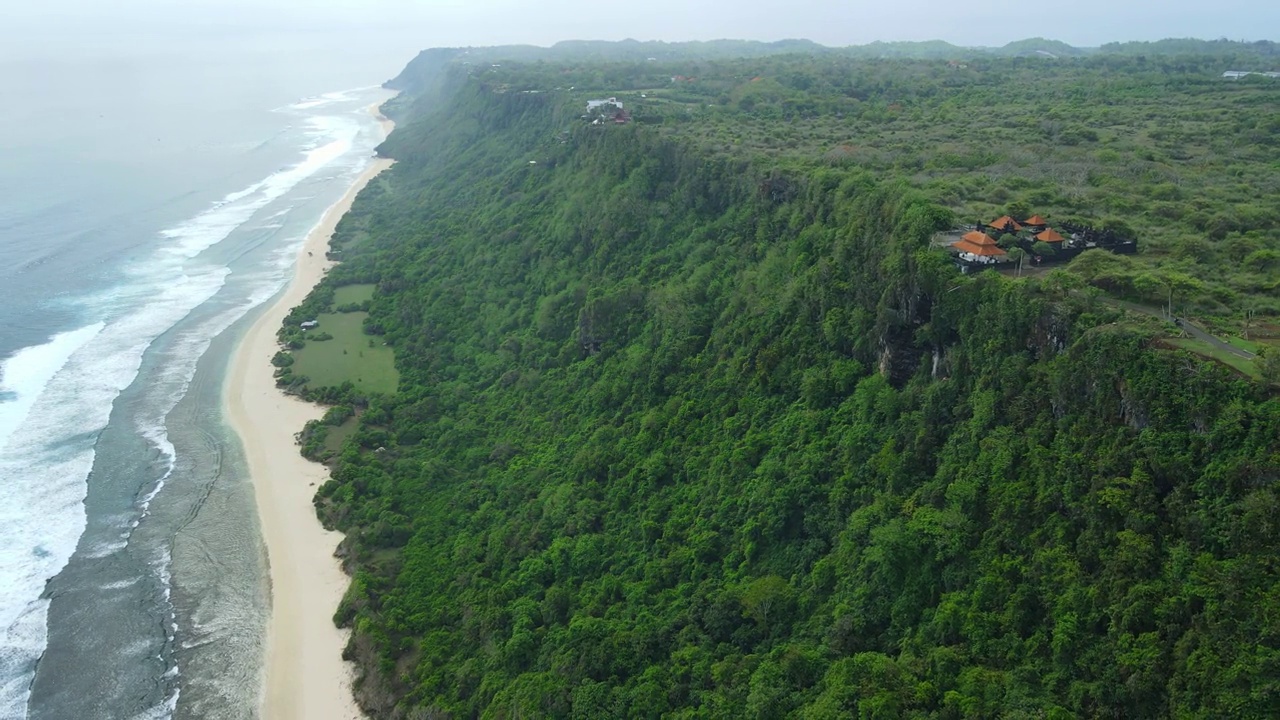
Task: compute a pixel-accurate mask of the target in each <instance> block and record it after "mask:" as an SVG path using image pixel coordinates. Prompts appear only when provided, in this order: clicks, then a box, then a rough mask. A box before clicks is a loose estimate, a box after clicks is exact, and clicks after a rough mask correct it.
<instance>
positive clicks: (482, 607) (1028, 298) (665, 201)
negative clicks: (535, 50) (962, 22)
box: [316, 81, 1280, 719]
mask: <svg viewBox="0 0 1280 720" xmlns="http://www.w3.org/2000/svg"><path fill="white" fill-rule="evenodd" d="M579 112H580V111H578V110H577V109H576V108H570V107H565V106H563V105H561V104H560V103H559V101H557V100H556V99H554V97H552V96H550V95H538V94H522V93H495V92H492V91H491V89H489V88H487V87H485V86H484V85H483V84H481V83H479V82H476V81H467V82H465V83H461V84H459V85H457V86H455V87H453V88H452V90H451V92H450V93H449V94H448V99H447V100H445V101H443V104H442V105H441V106H440V107H439V108H438V111H437V112H435V113H434V114H432V115H431V116H430V117H425V118H419V119H417V120H410V121H409V122H406V123H404V124H403V125H402V129H401V130H399V131H397V132H396V133H395V134H394V135H393V136H392V138H391V139H390V140H389V141H388V142H387V144H386V145H385V146H384V148H383V152H384V153H385V154H388V155H391V156H393V157H395V158H397V159H398V163H397V165H396V166H395V167H394V168H393V169H392V170H391V171H390V172H389V174H388V175H386V176H384V180H385V181H384V182H382V183H378V184H375V185H373V186H371V188H370V189H369V190H367V191H366V192H365V193H364V194H363V195H362V196H361V198H360V200H359V202H358V203H357V208H356V210H355V212H354V213H353V214H352V215H351V216H350V217H348V218H347V219H345V220H344V222H343V224H342V226H341V227H340V229H339V235H338V237H337V238H336V240H335V243H336V245H335V246H336V247H337V248H339V249H340V250H341V251H342V252H343V257H344V259H345V262H344V263H343V264H342V265H340V266H339V267H338V268H336V269H335V270H334V272H333V273H331V274H330V276H329V277H328V278H327V279H326V281H325V283H324V284H323V285H322V286H321V288H320V289H319V290H318V291H317V293H316V297H317V298H320V299H321V300H322V299H323V298H324V297H326V296H327V297H331V296H332V289H333V287H334V286H336V285H341V284H344V283H355V282H376V283H377V291H376V293H375V295H374V298H373V301H372V303H371V304H370V308H369V311H370V318H369V320H368V322H367V328H368V329H369V330H370V331H371V332H374V333H376V334H379V335H381V336H382V339H383V340H384V341H385V342H388V343H389V344H390V345H391V346H392V347H393V348H394V349H395V352H396V362H397V367H398V369H399V371H400V376H401V382H400V390H399V391H398V392H397V394H396V395H395V396H393V397H382V398H374V399H372V401H371V402H370V403H369V404H368V407H367V408H363V413H362V414H361V415H360V427H359V430H358V431H357V432H356V433H355V434H354V435H353V436H352V437H351V439H350V440H349V441H348V443H347V445H346V447H345V449H344V450H343V452H342V453H341V455H340V456H339V457H338V458H336V459H335V461H334V470H333V479H332V480H331V481H330V482H329V483H327V484H325V485H324V486H323V488H322V489H321V491H320V494H319V496H318V498H317V503H318V507H319V510H320V512H321V515H322V517H324V518H325V520H326V521H327V522H328V523H330V524H332V525H333V526H336V527H338V528H341V529H342V530H344V531H345V532H346V533H347V540H346V542H345V544H344V548H343V550H344V552H345V561H346V563H347V566H348V568H349V569H350V570H351V571H352V572H353V575H354V580H353V584H352V586H351V589H350V591H349V592H348V593H347V597H346V599H345V600H344V602H343V604H342V607H341V609H340V610H339V612H338V615H337V620H338V621H339V622H340V623H342V624H344V625H348V626H350V627H351V628H352V629H353V635H352V639H351V643H350V646H349V653H350V655H351V656H352V657H353V658H354V659H356V660H357V661H358V663H359V665H360V668H361V671H362V677H361V679H360V683H359V688H358V695H359V697H360V700H361V702H362V704H363V705H364V706H365V707H366V709H368V710H370V711H371V712H372V713H373V714H374V715H375V716H376V717H395V718H445V717H451V718H472V717H476V718H479V717H485V718H516V717H522V718H532V717H565V718H591V719H595V718H611V717H617V718H632V717H655V718H656V717H672V718H712V717H734V718H738V717H752V718H782V717H798V718H807V719H817V718H847V717H868V718H871V717H874V718H898V717H951V718H961V717H973V718H985V717H998V716H1003V717H1074V716H1103V717H1162V716H1178V717H1263V716H1271V715H1274V714H1276V713H1277V712H1280V686H1278V685H1277V683H1278V681H1277V678H1280V650H1278V649H1277V643H1280V619H1278V618H1277V616H1276V614H1275V612H1274V610H1273V609H1274V607H1276V606H1277V602H1278V601H1280V584H1277V580H1278V579H1280V575H1278V574H1277V567H1276V564H1275V560H1274V558H1275V553H1276V550H1277V548H1278V547H1280V525H1278V524H1277V520H1276V518H1277V517H1280V496H1278V495H1277V490H1276V481H1277V480H1278V479H1280V450H1278V446H1277V436H1278V434H1280V403H1277V401H1276V400H1275V399H1270V398H1267V397H1265V396H1264V395H1263V394H1262V392H1261V391H1260V390H1259V389H1258V388H1257V387H1255V386H1252V385H1250V384H1249V383H1247V382H1245V381H1243V380H1240V379H1238V378H1236V377H1234V376H1232V375H1230V374H1229V373H1228V372H1227V371H1225V370H1223V369H1221V368H1219V367H1217V366H1215V365H1212V364H1206V363H1202V362H1198V361H1195V360H1192V359H1191V358H1189V357H1188V356H1185V355H1181V354H1174V353H1168V352H1156V351H1153V350H1152V349H1150V348H1149V347H1148V345H1149V344H1150V343H1149V340H1148V337H1149V334H1148V333H1147V332H1145V331H1144V330H1143V328H1142V327H1140V326H1135V325H1132V324H1130V323H1128V322H1126V321H1124V320H1123V319H1122V318H1120V317H1119V316H1117V315H1116V314H1115V311H1113V310H1111V309H1110V306H1108V305H1105V304H1103V303H1100V302H1098V301H1097V300H1096V297H1095V296H1094V294H1093V293H1092V292H1091V291H1089V290H1087V289H1083V288H1079V287H1077V286H1076V283H1074V282H1072V280H1071V278H1070V277H1069V276H1066V275H1065V274H1062V273H1056V274H1050V275H1048V276H1046V277H1045V278H1043V279H1042V280H1039V281H1034V282H1033V281H1024V282H1021V283H1016V282H1013V281H1010V280H1007V279H1004V278H1002V277H1000V276H997V275H994V274H987V275H983V276H980V277H977V278H966V277H962V276H959V275H958V274H957V273H956V272H955V271H954V269H953V268H952V267H951V266H950V264H949V263H948V262H947V260H946V258H945V257H944V256H941V255H940V254H938V253H935V252H933V251H930V250H928V249H927V244H928V239H929V237H930V236H931V234H932V233H933V232H934V231H935V230H936V229H938V228H939V227H942V226H946V225H948V224H949V223H950V222H951V218H950V214H949V213H948V212H946V211H944V210H942V209H941V208H939V207H937V206H935V205H933V204H932V203H930V202H929V201H928V200H927V198H925V197H922V196H920V195H917V194H916V193H915V192H913V191H910V190H907V189H905V188H904V187H902V186H898V185H894V184H888V183H883V182H880V181H878V180H877V179H876V178H875V177H873V176H870V175H868V174H864V173H862V172H860V171H857V170H854V169H839V168H836V169H827V170H818V171H813V172H809V173H806V174H803V175H796V174H794V173H792V174H784V173H779V172H774V171H773V170H772V169H771V168H769V167H767V166H761V165H757V164H748V163H745V162H744V163H740V164H734V163H733V162H731V161H729V160H725V159H715V160H713V159H709V158H708V157H707V156H705V155H702V154H700V153H698V152H695V151H693V150H691V149H690V148H689V147H688V146H685V145H682V144H681V143H680V142H679V140H678V139H677V138H673V137H669V136H659V135H658V134H657V133H654V132H652V131H650V130H647V129H645V128H644V127H641V126H636V125H628V126H623V127H613V126H606V127H591V126H587V125H586V124H584V123H582V122H581V121H580V120H579V119H578V117H577V116H578V114H579ZM326 294H327V295H326ZM317 302H319V300H318V301H317Z"/></svg>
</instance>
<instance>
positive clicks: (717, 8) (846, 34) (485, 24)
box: [0, 0, 1280, 47]
mask: <svg viewBox="0 0 1280 720" xmlns="http://www.w3.org/2000/svg"><path fill="white" fill-rule="evenodd" d="M21 2H23V0H7V1H6V2H5V4H6V5H7V6H10V7H6V9H5V10H4V13H3V14H4V16H5V21H4V23H3V25H7V26H8V27H9V29H10V30H11V31H15V32H14V34H15V35H19V34H20V35H21V36H22V37H23V38H26V41H27V42H31V41H32V40H34V39H35V38H40V37H48V38H53V39H54V40H56V39H57V38H59V37H62V38H65V37H68V36H69V35H70V34H78V33H80V32H89V33H98V34H110V33H119V32H120V30H121V29H122V28H132V30H133V31H134V32H160V31H164V30H174V29H177V28H181V27H190V26H193V25H199V26H214V27H216V28H218V29H219V30H220V31H223V32H227V31H230V32H244V31H251V30H255V29H257V30H276V29H279V28H281V27H282V26H285V27H290V28H291V29H293V30H299V31H305V30H321V29H323V30H325V31H329V30H332V29H334V26H335V25H346V26H348V27H349V28H350V29H351V30H352V31H353V32H354V31H357V30H359V31H361V32H362V33H364V34H368V33H372V32H376V31H381V32H384V33H386V40H387V42H388V44H390V45H394V46H397V47H398V46H400V45H401V44H402V43H404V44H405V46H406V47H407V46H410V45H411V46H414V47H427V46H438V45H488V44H499V43H517V42H519V43H532V44H539V45H546V44H550V43H553V42H556V41H557V40H564V39H603V40H619V39H623V38H628V37H632V38H636V39H641V40H648V39H657V40H691V39H704V40H705V39H715V38H725V37H732V38H747V39H756V40H777V39H782V38H794V37H804V38H809V39H812V40H816V41H818V42H821V43H823V44H826V45H848V44H862V43H867V42H871V41H874V40H929V39H935V38H937V39H942V40H947V41H950V42H953V43H956V44H964V45H1002V44H1004V43H1006V42H1008V41H1010V40H1018V39H1022V38H1026V37H1034V36H1044V37H1049V38H1054V39H1060V40H1064V41H1066V42H1069V43H1072V44H1075V45H1098V44H1101V43H1105V42H1110V41H1113V40H1128V39H1134V40H1156V39H1160V38H1164V37H1201V38H1217V37H1228V38H1231V39H1233V40H1239V39H1248V40H1258V39H1272V40H1275V39H1280V37H1277V36H1280V2H1276V0H1215V1H1214V2H1207V1H1205V0H1161V1H1159V2H1156V1H1155V0H1074V1H1068V0H1056V1H1053V2H1044V1H1041V2H1023V1H1019V0H962V1H960V2H957V1H956V0H878V1H877V2H869V1H867V0H843V1H842V0H738V1H737V2H730V1H728V0H713V1H710V2H697V1H696V0H695V1H693V2H681V1H678V0H542V1H537V2H527V1H520V0H106V1H104V0H26V2H25V3H23V4H22V5H19V3H21ZM14 5H19V6H18V7H16V8H15V7H12V6H14ZM2 33H4V31H3V29H0V34H2ZM1264 33H1271V35H1272V37H1266V36H1265V35H1264ZM51 41H53V40H51Z"/></svg>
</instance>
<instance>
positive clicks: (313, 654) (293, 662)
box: [224, 106, 393, 720]
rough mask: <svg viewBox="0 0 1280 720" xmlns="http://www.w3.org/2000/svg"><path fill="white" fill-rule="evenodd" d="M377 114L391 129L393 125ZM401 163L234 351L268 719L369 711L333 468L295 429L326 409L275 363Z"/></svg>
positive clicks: (346, 200)
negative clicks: (288, 382) (352, 633)
mask: <svg viewBox="0 0 1280 720" xmlns="http://www.w3.org/2000/svg"><path fill="white" fill-rule="evenodd" d="M370 113H371V114H372V115H373V116H374V117H375V118H376V119H377V120H378V121H379V123H380V124H381V126H382V128H383V130H384V133H387V134H389V133H390V131H391V128H392V127H393V123H392V122H391V121H390V120H389V119H387V118H386V117H385V116H383V115H382V114H381V112H380V111H379V110H378V108H377V107H376V106H375V107H373V108H371V109H370ZM392 162H393V161H392V160H389V159H384V158H378V159H375V160H373V161H372V162H371V163H370V165H369V167H368V168H367V169H366V170H365V172H363V173H362V174H361V175H360V176H359V177H358V178H357V179H356V181H355V182H354V183H353V184H352V185H351V187H350V189H349V190H348V191H347V193H346V195H344V196H343V198H342V199H341V200H339V201H338V202H337V203H335V204H334V205H333V206H332V207H330V208H329V209H328V211H326V213H325V215H324V217H323V219H322V220H321V221H320V223H319V224H318V225H317V226H316V227H315V228H314V229H313V230H312V231H311V232H310V233H309V234H308V236H307V239H306V242H305V244H304V246H303V248H302V249H301V251H300V252H299V254H298V259H297V266H296V269H295V272H294V276H293V279H292V281H291V282H290V284H289V287H288V289H286V290H285V292H284V293H283V294H282V295H281V296H280V297H279V298H277V300H276V301H275V303H274V304H273V305H272V306H271V307H270V308H269V309H268V310H267V311H266V312H265V313H264V314H263V315H262V316H261V317H259V318H258V320H257V321H256V322H255V323H254V324H253V326H252V327H251V328H250V329H249V330H248V332H247V333H246V334H245V336H244V338H243V339H242V340H241V342H240V344H239V345H238V346H237V348H236V350H235V353H234V354H233V357H232V360H231V365H230V367H229V369H228V372H227V379H226V384H225V387H224V404H225V410H226V416H227V418H228V421H229V423H230V425H231V427H232V428H233V429H234V430H235V432H236V433H237V435H239V437H240V439H241V442H242V443H243V445H244V450H245V457H246V459H247V461H248V467H249V473H250V476H251V477H252V479H253V485H254V495H255V498H256V500H257V506H258V517H259V521H260V524H261V528H262V537H263V541H264V543H265V544H266V549H267V555H268V562H269V565H270V586H271V616H270V620H269V622H268V625H267V638H266V643H265V645H266V658H265V663H264V667H263V694H262V706H261V707H262V715H263V717H267V718H272V719H273V720H275V719H277V718H306V719H307V720H351V719H352V718H360V717H363V715H362V713H361V712H360V710H359V709H358V708H357V706H356V703H355V699H354V696H353V695H352V690H351V680H352V677H353V668H352V666H351V665H350V663H347V662H345V661H343V660H342V650H343V647H344V646H345V644H346V638H347V633H346V631H343V630H339V629H338V628H337V627H335V626H334V624H333V619H332V618H333V613H334V611H335V610H336V609H337V606H338V603H339V601H340V600H341V599H342V595H343V593H344V592H345V589H346V587H347V584H348V578H347V576H346V575H345V574H344V573H343V571H342V569H341V567H340V565H339V562H338V560H337V559H336V558H335V557H334V555H333V553H334V549H335V548H336V547H337V544H338V542H339V541H340V540H341V537H342V536H341V534H340V533H337V532H329V531H326V530H325V529H324V528H323V527H321V525H320V522H319V520H318V519H317V518H316V514H315V508H314V505H313V504H312V497H313V496H314V495H315V492H316V487H317V486H318V485H319V484H321V483H323V482H324V481H325V480H326V479H327V478H328V469H327V468H326V467H325V466H323V465H321V464H318V463H313V462H310V461H308V460H306V459H304V458H303V457H302V456H301V455H300V454H299V452H298V449H297V447H296V444H295V442H294V433H296V432H298V431H299V430H301V429H302V426H303V425H304V424H305V423H306V422H307V421H308V420H313V419H318V418H319V417H320V416H321V415H322V414H323V408H321V407H319V406H317V405H313V404H311V403H307V402H303V401H302V400H299V399H297V398H294V397H291V396H287V395H285V394H284V393H283V392H281V391H280V390H278V389H277V388H276V387H275V379H274V376H273V372H272V371H273V368H272V366H271V365H270V363H269V362H268V361H269V359H270V358H271V356H272V355H273V354H274V353H275V351H276V350H277V341H276V331H277V330H278V329H279V327H280V324H281V322H283V320H284V317H285V316H286V315H287V314H288V312H289V310H291V309H292V308H293V307H294V306H295V305H297V304H298V303H299V302H300V301H301V300H302V299H303V298H305V297H306V296H307V294H308V293H309V292H310V291H311V289H312V288H313V287H315V285H316V284H317V283H318V282H319V281H320V280H321V279H322V278H323V277H324V273H325V272H326V270H327V269H328V268H329V267H330V266H331V265H332V263H331V262H329V261H328V260H326V259H325V252H326V250H327V247H328V242H329V238H330V237H331V236H332V234H333V231H334V228H335V227H336V226H337V224H338V221H339V220H340V219H341V218H342V216H343V215H345V214H346V212H347V211H348V210H350V208H351V204H352V203H353V202H354V200H355V198H356V196H357V195H358V194H359V192H360V190H362V189H363V188H364V187H365V185H367V184H368V183H369V181H370V180H372V179H373V178H374V177H375V176H377V175H378V174H379V173H380V172H382V171H383V170H385V169H387V168H388V167H390V166H391V164H392Z"/></svg>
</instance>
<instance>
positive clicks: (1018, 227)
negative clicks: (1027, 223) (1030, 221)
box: [987, 215, 1022, 230]
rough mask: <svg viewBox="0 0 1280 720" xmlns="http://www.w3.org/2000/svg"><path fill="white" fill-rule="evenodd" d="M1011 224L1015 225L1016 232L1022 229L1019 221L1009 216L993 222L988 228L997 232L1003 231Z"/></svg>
mask: <svg viewBox="0 0 1280 720" xmlns="http://www.w3.org/2000/svg"><path fill="white" fill-rule="evenodd" d="M1009 223H1013V229H1014V230H1021V229H1022V224H1021V223H1019V222H1018V221H1017V220H1014V219H1013V218H1011V217H1009V216H1008V215H1005V216H1004V217H1000V218H996V219H995V220H992V221H991V222H990V223H988V224H987V227H990V228H995V229H997V230H1003V229H1005V227H1006V226H1007V225H1008V224H1009Z"/></svg>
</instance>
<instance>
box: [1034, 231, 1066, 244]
mask: <svg viewBox="0 0 1280 720" xmlns="http://www.w3.org/2000/svg"><path fill="white" fill-rule="evenodd" d="M1036 239H1037V240H1039V241H1040V242H1047V243H1051V242H1062V241H1063V240H1065V239H1066V238H1064V237H1062V236H1061V235H1059V234H1058V231H1057V230H1054V229H1053V228H1049V229H1047V230H1045V231H1044V232H1042V233H1040V234H1038V235H1036Z"/></svg>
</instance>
